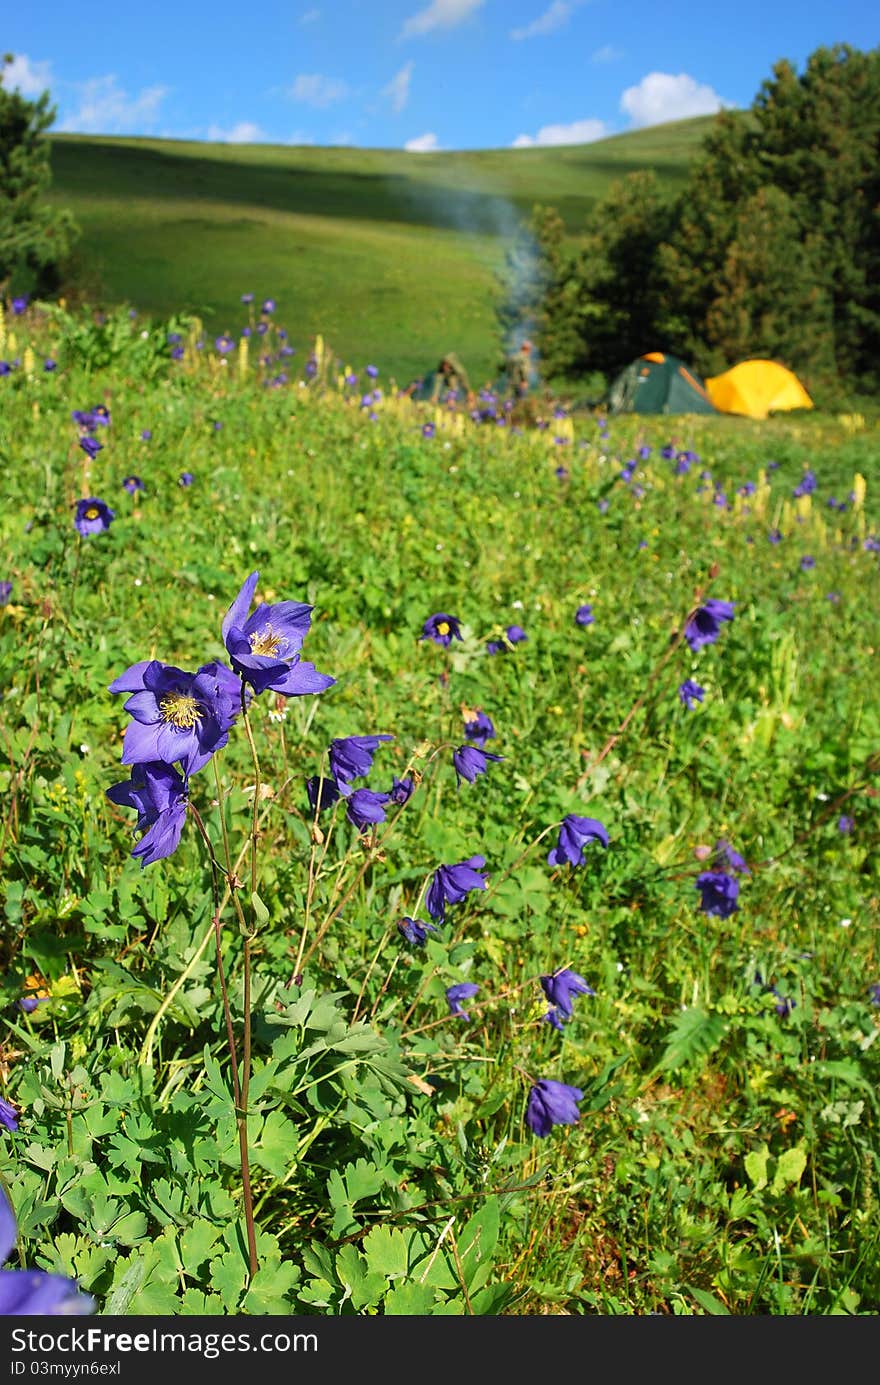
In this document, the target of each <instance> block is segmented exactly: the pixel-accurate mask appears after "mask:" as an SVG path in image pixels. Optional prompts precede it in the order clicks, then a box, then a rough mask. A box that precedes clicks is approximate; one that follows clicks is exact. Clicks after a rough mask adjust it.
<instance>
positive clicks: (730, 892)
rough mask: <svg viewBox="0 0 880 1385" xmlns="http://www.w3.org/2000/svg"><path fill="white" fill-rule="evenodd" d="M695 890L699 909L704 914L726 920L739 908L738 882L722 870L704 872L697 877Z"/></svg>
mask: <svg viewBox="0 0 880 1385" xmlns="http://www.w3.org/2000/svg"><path fill="white" fill-rule="evenodd" d="M696 888H697V889H698V890H699V891H700V908H701V909H702V911H703V913H704V914H717V915H718V917H719V918H722V919H726V918H729V917H730V915H731V914H733V913H735V912H736V910H737V909H738V908H739V904H738V903H737V900H738V899H739V881H738V880H737V878H736V876H735V875H728V874H727V873H726V871H723V870H704V871H703V872H702V874H700V875H698V876H697V879H696Z"/></svg>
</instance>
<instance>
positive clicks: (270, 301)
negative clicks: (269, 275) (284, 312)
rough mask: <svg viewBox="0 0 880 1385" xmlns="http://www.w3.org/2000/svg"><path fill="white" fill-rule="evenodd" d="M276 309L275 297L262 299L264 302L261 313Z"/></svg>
mask: <svg viewBox="0 0 880 1385" xmlns="http://www.w3.org/2000/svg"><path fill="white" fill-rule="evenodd" d="M274 311H275V299H274V298H264V299H263V301H262V303H261V304H260V312H261V313H274Z"/></svg>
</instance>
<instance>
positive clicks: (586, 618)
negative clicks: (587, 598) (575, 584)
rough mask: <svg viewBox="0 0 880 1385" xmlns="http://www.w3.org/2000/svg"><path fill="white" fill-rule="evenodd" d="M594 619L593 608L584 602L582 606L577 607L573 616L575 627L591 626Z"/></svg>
mask: <svg viewBox="0 0 880 1385" xmlns="http://www.w3.org/2000/svg"><path fill="white" fill-rule="evenodd" d="M595 619H596V617H595V616H594V615H593V608H592V606H591V605H590V603H589V602H585V603H584V605H583V606H578V608H577V610H576V611H575V614H574V621H575V625H592V624H593V622H594V620H595Z"/></svg>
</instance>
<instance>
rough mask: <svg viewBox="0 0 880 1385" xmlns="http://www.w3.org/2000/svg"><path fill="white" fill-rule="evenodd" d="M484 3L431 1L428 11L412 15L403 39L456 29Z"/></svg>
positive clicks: (480, 0)
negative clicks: (433, 30)
mask: <svg viewBox="0 0 880 1385" xmlns="http://www.w3.org/2000/svg"><path fill="white" fill-rule="evenodd" d="M484 3H485V0H431V3H430V5H429V6H428V7H427V9H425V10H419V12H418V14H413V15H410V17H409V19H408V20H407V21H406V23H405V24H404V26H403V30H402V37H403V38H414V37H416V36H418V35H419V34H427V33H430V31H431V30H432V29H454V28H455V26H456V24H461V23H462V21H463V20H465V19H467V17H468V15H471V14H473V13H474V11H475V10H478V9H480V7H481V6H482V5H483V4H484Z"/></svg>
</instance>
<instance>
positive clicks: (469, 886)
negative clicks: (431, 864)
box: [425, 856, 488, 923]
mask: <svg viewBox="0 0 880 1385" xmlns="http://www.w3.org/2000/svg"><path fill="white" fill-rule="evenodd" d="M485 864H486V861H485V857H483V856H470V857H468V859H467V860H466V861H459V862H458V863H457V864H455V865H452V866H438V867H437V869H436V870H435V872H434V875H433V878H432V880H431V884H430V885H429V887H428V894H427V898H426V900H425V908H426V909H427V910H428V913H429V914H430V915H431V918H432V919H436V920H437V922H438V923H444V922H445V921H446V906H447V904H460V903H461V901H462V900H463V899H464V898H465V896H466V895H467V894H469V893H470V891H471V890H485V889H486V887H487V883H488V882H487V881H486V880H485V879H484V877H483V876H482V875H480V873H479V872H480V870H481V869H482V868H483V866H485Z"/></svg>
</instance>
